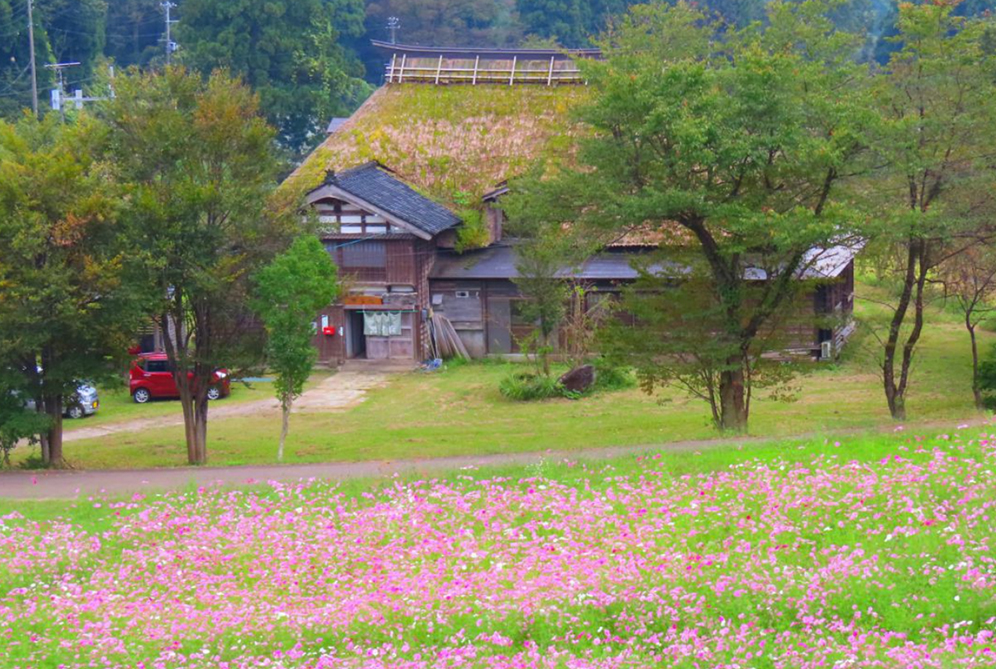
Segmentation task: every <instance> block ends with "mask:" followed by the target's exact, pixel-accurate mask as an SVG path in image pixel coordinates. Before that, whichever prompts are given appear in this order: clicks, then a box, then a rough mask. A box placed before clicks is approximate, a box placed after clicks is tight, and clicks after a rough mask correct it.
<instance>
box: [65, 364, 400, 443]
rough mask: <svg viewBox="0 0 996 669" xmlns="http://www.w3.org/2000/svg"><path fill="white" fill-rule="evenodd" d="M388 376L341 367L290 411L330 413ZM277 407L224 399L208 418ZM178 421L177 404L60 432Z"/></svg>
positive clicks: (93, 432) (71, 434)
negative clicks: (166, 412)
mask: <svg viewBox="0 0 996 669" xmlns="http://www.w3.org/2000/svg"><path fill="white" fill-rule="evenodd" d="M390 378H391V373H390V372H388V371H383V372H382V371H375V370H363V371H343V372H339V373H338V374H333V375H332V376H330V377H328V378H327V379H324V380H323V381H322V382H321V383H319V384H318V385H317V386H315V387H314V388H311V389H309V390H306V391H305V392H304V394H302V395H301V397H299V398H298V399H297V402H295V403H294V413H331V412H335V411H343V410H345V409H349V408H350V407H354V406H356V405H357V404H361V403H362V402H364V401H365V400H366V398H367V393H368V392H369V391H370V390H372V389H374V388H380V387H382V386H385V385H387V383H388V381H389V380H390ZM279 410H280V405H279V404H278V403H277V400H276V399H266V400H257V401H255V402H242V403H240V404H228V405H226V404H225V401H224V400H221V401H219V402H216V403H213V404H212V405H211V420H221V419H225V418H234V417H238V416H255V415H258V414H260V413H268V412H273V413H276V412H277V411H279ZM179 425H183V415H182V414H181V413H180V408H179V407H177V413H176V414H175V415H172V416H162V417H160V418H143V419H141V420H130V421H124V422H121V423H109V424H107V425H98V426H94V427H83V428H79V429H76V430H70V431H67V432H66V433H65V434H64V435H63V441H65V442H70V441H81V440H83V439H98V438H100V437H106V436H107V435H110V434H120V433H124V432H142V431H144V430H149V429H155V428H161V427H175V426H179Z"/></svg>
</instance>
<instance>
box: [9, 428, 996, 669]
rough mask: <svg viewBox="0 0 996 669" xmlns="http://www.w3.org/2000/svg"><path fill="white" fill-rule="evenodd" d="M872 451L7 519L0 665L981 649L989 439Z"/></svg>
mask: <svg viewBox="0 0 996 669" xmlns="http://www.w3.org/2000/svg"><path fill="white" fill-rule="evenodd" d="M994 439H996V437H994ZM869 448H871V446H869ZM875 449H877V450H875V451H874V453H875V456H874V458H867V457H866V458H860V457H859V458H856V457H853V456H854V453H855V451H854V449H853V448H852V449H850V450H847V451H846V453H847V455H844V453H845V450H843V449H837V448H835V445H833V444H827V445H825V446H824V445H822V444H817V445H807V446H804V447H801V446H799V445H798V444H785V445H784V446H783V452H781V453H780V452H778V451H775V452H774V453H773V454H772V453H769V454H768V455H765V456H763V457H762V456H760V455H756V456H752V455H748V454H746V453H742V454H736V453H732V452H731V453H730V454H729V457H726V459H725V460H723V459H721V458H719V457H718V456H713V457H711V459H709V458H707V457H706V455H708V454H703V457H702V463H701V464H697V461H696V457H695V456H693V455H690V454H689V455H687V456H686V457H683V458H671V457H669V456H664V457H660V456H657V457H650V458H643V459H636V458H628V459H625V460H620V461H617V462H613V463H610V464H605V463H599V464H587V465H582V464H578V463H575V464H571V463H565V464H548V465H544V466H539V467H533V468H530V469H523V470H519V471H518V472H517V473H516V474H515V475H506V476H498V475H494V474H485V473H480V472H475V471H465V472H460V473H458V474H454V475H452V476H448V477H445V478H441V479H438V480H424V481H418V482H404V481H401V480H393V481H389V482H386V483H382V484H379V485H374V486H370V487H368V488H366V489H364V490H361V491H359V492H357V491H356V490H355V489H354V488H349V489H341V488H339V487H337V486H336V485H333V484H329V483H324V482H319V481H308V482H301V483H299V484H295V485H281V484H276V483H273V484H270V485H267V486H256V487H253V488H248V489H244V490H242V489H240V490H227V489H220V488H205V489H200V490H196V491H195V490H189V491H186V492H177V493H169V494H160V495H149V496H143V495H136V496H134V498H132V499H129V500H124V501H120V500H119V501H114V500H107V499H96V498H95V499H90V500H85V501H80V502H78V503H77V507H76V509H74V510H72V513H69V512H67V514H66V516H65V518H66V519H65V520H55V521H51V520H46V521H36V520H32V519H31V518H30V517H29V516H30V509H28V510H27V511H26V513H25V515H22V514H21V513H17V512H14V513H8V514H6V515H4V516H3V517H2V521H0V666H2V667H5V668H10V669H28V668H31V669H39V668H47V667H52V668H53V669H54V668H57V667H65V668H73V669H76V668H83V667H95V668H111V667H114V668H119V667H120V668H124V667H128V668H140V669H152V668H156V669H174V668H181V667H182V668H207V667H211V668H223V669H235V668H248V667H273V668H310V669H317V668H322V669H333V668H346V667H371V668H373V667H377V668H388V667H390V668H402V667H404V668H413V669H414V668H416V667H419V668H449V667H495V668H503V669H504V668H509V669H511V668H525V667H542V668H550V669H554V668H561V667H563V668H570V669H588V668H592V669H594V668H599V669H602V668H605V669H608V668H617V667H618V668H621V667H703V668H706V667H740V668H747V667H863V666H875V667H979V666H996V638H994V630H996V626H994V622H996V565H994V560H996V551H994V547H993V535H994V528H996V476H994V473H993V471H994V468H996V441H991V440H990V438H989V437H988V436H986V435H983V436H981V437H975V438H971V439H970V438H967V437H965V438H959V437H954V436H952V437H946V436H939V437H937V438H932V439H925V440H917V439H916V438H907V437H902V438H892V437H890V438H889V439H888V440H887V441H881V442H880V443H878V444H877V446H875Z"/></svg>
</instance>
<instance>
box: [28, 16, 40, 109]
mask: <svg viewBox="0 0 996 669" xmlns="http://www.w3.org/2000/svg"><path fill="white" fill-rule="evenodd" d="M32 4H34V3H33V0H28V48H29V49H31V111H33V112H34V114H35V118H38V71H37V70H36V69H35V21H34V18H33V17H32V15H31V9H32Z"/></svg>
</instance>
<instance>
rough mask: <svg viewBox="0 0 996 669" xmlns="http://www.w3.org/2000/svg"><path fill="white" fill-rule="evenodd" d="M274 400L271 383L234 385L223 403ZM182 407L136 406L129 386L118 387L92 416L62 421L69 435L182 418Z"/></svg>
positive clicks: (108, 390) (105, 393)
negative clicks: (103, 428)
mask: <svg viewBox="0 0 996 669" xmlns="http://www.w3.org/2000/svg"><path fill="white" fill-rule="evenodd" d="M270 397H273V388H272V386H271V384H269V383H253V384H251V385H248V386H247V385H245V384H242V383H233V384H232V394H231V395H230V396H229V397H226V398H225V399H223V400H219V401H220V402H222V403H223V404H239V403H242V402H252V401H255V400H265V399H268V398H270ZM180 413H181V411H180V404H179V402H177V401H176V400H153V401H152V402H149V403H148V404H136V403H135V402H134V401H133V400H132V399H131V394H130V393H129V392H128V387H127V386H124V385H119V386H118V385H115V386H108V387H102V388H100V409H99V410H98V411H97V413H96V414H94V415H93V416H87V417H86V418H81V419H79V420H68V419H67V420H65V421H64V422H63V424H64V426H65V430H66V432H67V433H69V432H72V431H73V430H79V429H82V428H87V427H98V426H103V425H112V424H114V423H123V422H125V421H131V420H141V419H145V418H149V419H151V418H162V417H164V416H174V415H180Z"/></svg>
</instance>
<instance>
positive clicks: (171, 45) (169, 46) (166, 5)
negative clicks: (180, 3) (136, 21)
mask: <svg viewBox="0 0 996 669" xmlns="http://www.w3.org/2000/svg"><path fill="white" fill-rule="evenodd" d="M159 6H160V7H162V8H163V11H164V12H166V64H167V65H169V64H170V57H171V56H172V55H173V52H174V51H176V50H177V49H178V48H179V45H178V44H177V43H176V42H174V41H173V35H172V28H173V24H174V23H179V21H174V20H171V19H170V14H169V12H170V10H171V9H173V8H174V7H176V5H175V4H174V3H172V2H170V1H169V0H166V1H165V2H161V3H159Z"/></svg>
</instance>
